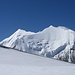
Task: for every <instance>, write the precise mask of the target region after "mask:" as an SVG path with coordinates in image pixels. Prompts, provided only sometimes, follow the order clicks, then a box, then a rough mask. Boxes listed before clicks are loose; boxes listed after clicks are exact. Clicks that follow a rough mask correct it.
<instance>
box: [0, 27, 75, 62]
mask: <svg viewBox="0 0 75 75" xmlns="http://www.w3.org/2000/svg"><path fill="white" fill-rule="evenodd" d="M0 45H2V46H6V47H11V48H14V49H17V50H21V51H25V52H29V53H33V54H37V55H41V56H46V57H54V58H55V59H61V60H64V61H68V59H69V50H70V48H72V47H74V46H75V32H74V31H73V30H71V29H68V28H65V27H61V26H59V27H53V26H50V27H48V28H45V29H44V30H43V31H41V32H38V33H33V32H26V31H24V30H21V29H18V30H17V31H16V32H15V33H14V34H13V35H11V36H10V37H8V38H6V39H4V40H3V41H2V42H0ZM73 54H74V53H72V54H71V56H72V58H71V60H72V61H73V62H75V60H74V59H73V57H74V56H73Z"/></svg>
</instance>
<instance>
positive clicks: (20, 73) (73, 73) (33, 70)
mask: <svg viewBox="0 0 75 75" xmlns="http://www.w3.org/2000/svg"><path fill="white" fill-rule="evenodd" d="M0 75H75V64H71V63H66V62H62V61H58V60H53V59H50V58H45V57H40V56H36V55H32V54H28V53H23V52H19V51H16V50H13V49H5V48H1V47H0Z"/></svg>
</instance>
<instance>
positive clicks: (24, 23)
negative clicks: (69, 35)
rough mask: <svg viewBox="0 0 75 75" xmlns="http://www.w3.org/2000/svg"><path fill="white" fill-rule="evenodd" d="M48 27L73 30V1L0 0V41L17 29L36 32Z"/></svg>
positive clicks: (74, 27)
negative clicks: (62, 27)
mask: <svg viewBox="0 0 75 75" xmlns="http://www.w3.org/2000/svg"><path fill="white" fill-rule="evenodd" d="M50 25H53V26H60V25H61V26H65V27H68V28H71V29H73V30H75V0H0V41H1V40H3V39H4V38H6V37H8V36H10V35H11V34H12V33H14V32H15V31H16V30H17V29H19V28H21V29H24V30H26V31H33V32H38V31H41V30H43V29H44V28H46V27H48V26H50Z"/></svg>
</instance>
